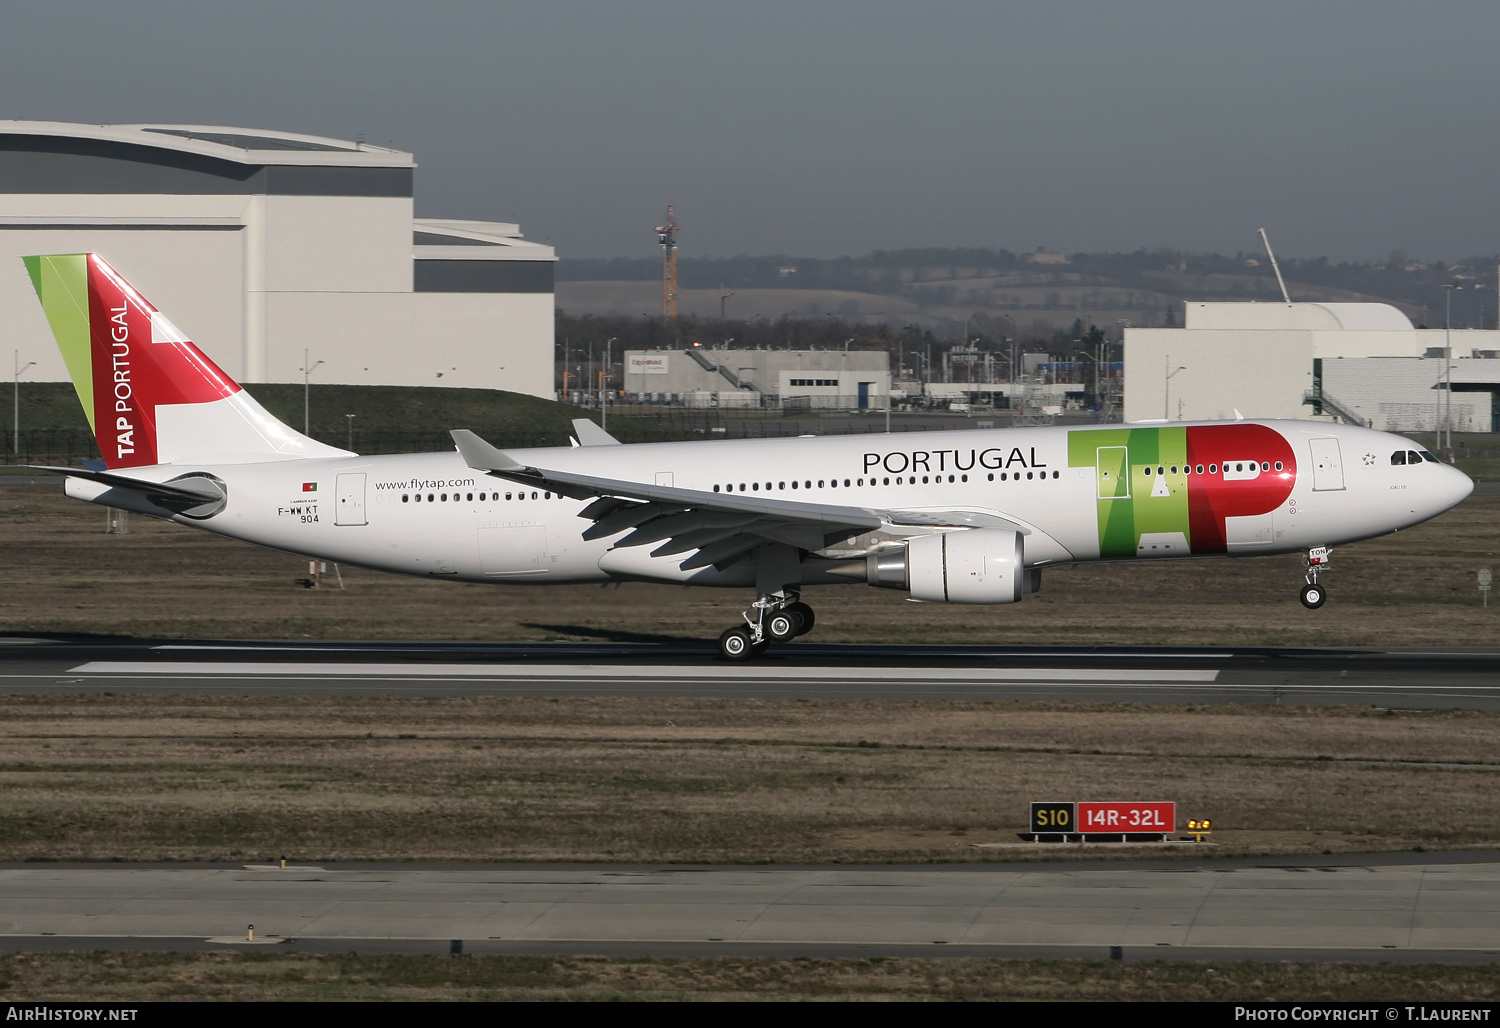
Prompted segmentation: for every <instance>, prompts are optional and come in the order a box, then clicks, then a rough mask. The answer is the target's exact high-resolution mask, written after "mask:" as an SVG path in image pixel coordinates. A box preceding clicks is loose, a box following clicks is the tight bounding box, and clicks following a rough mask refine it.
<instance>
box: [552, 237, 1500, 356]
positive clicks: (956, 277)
mask: <svg viewBox="0 0 1500 1028" xmlns="http://www.w3.org/2000/svg"><path fill="white" fill-rule="evenodd" d="M1497 264H1500V259H1497V258H1491V257H1481V258H1469V259H1466V260H1464V261H1460V262H1456V263H1453V264H1446V263H1444V262H1441V261H1438V262H1434V263H1432V264H1428V263H1424V262H1421V261H1413V260H1408V259H1406V258H1405V257H1404V256H1403V255H1402V254H1400V253H1399V252H1396V253H1393V254H1392V255H1391V258H1390V259H1389V260H1388V261H1386V262H1385V263H1381V264H1374V263H1369V264H1359V263H1343V264H1334V263H1331V262H1329V261H1328V260H1327V259H1326V258H1317V259H1313V260H1308V259H1303V258H1289V259H1286V260H1283V261H1282V262H1281V266H1282V273H1283V275H1284V277H1285V278H1286V282H1287V290H1288V292H1289V293H1290V294H1291V297H1292V299H1293V300H1301V301H1313V302H1317V301H1322V302H1361V301H1365V302H1368V301H1376V302H1383V303H1390V304H1392V305H1394V306H1396V307H1398V308H1400V309H1401V310H1402V311H1404V312H1405V313H1406V314H1407V315H1408V316H1409V317H1411V318H1412V320H1413V321H1414V322H1417V323H1423V322H1426V323H1429V324H1436V323H1440V319H1441V317H1442V313H1441V312H1442V309H1443V290H1442V286H1443V285H1444V284H1445V283H1454V282H1457V283H1460V284H1467V285H1468V286H1469V289H1468V290H1467V291H1465V292H1459V293H1456V294H1455V295H1454V298H1453V323H1454V325H1455V326H1467V327H1480V323H1481V319H1482V320H1483V322H1484V324H1487V325H1490V326H1493V325H1494V322H1495V313H1496V309H1495V301H1494V296H1495V285H1496V280H1495V269H1496V267H1497ZM679 286H680V288H679V293H678V305H679V310H680V311H681V313H682V314H683V315H692V316H696V317H699V318H710V319H711V318H717V317H718V316H719V314H720V311H721V310H722V311H723V312H724V315H725V316H726V317H727V318H729V319H737V320H750V319H754V318H769V319H775V318H780V317H785V316H791V317H802V318H806V317H818V316H820V315H832V316H835V317H838V318H842V319H844V320H848V321H852V322H875V321H878V322H886V323H889V324H898V323H900V324H916V325H919V326H921V327H923V328H926V329H930V330H933V331H935V332H937V333H938V334H940V335H941V334H945V333H950V332H957V331H961V328H962V325H963V323H964V322H965V321H966V320H967V319H968V318H970V317H972V316H974V315H976V314H982V315H985V316H987V317H991V318H1002V317H1009V318H1010V319H1012V320H1013V321H1014V322H1015V323H1016V327H1017V331H1019V332H1022V333H1026V332H1037V333H1045V332H1048V331H1051V330H1053V329H1055V328H1057V327H1060V326H1062V325H1066V324H1069V323H1071V322H1073V321H1074V320H1076V319H1079V318H1082V319H1083V320H1085V321H1086V322H1092V323H1094V324H1099V325H1106V326H1107V325H1111V324H1113V323H1115V322H1117V321H1122V320H1128V321H1130V323H1131V324H1133V325H1141V326H1152V325H1157V326H1159V325H1162V324H1164V323H1165V322H1166V319H1167V317H1168V311H1169V310H1175V314H1174V316H1175V317H1178V318H1180V317H1181V304H1182V303H1183V302H1184V301H1190V300H1200V301H1202V300H1257V301H1268V302H1275V301H1278V300H1279V299H1280V298H1281V292H1280V289H1279V288H1278V286H1277V284H1276V279H1275V276H1274V274H1273V273H1272V270H1271V267H1270V264H1269V262H1268V261H1267V260H1266V259H1265V257H1264V256H1262V255H1255V254H1250V255H1247V254H1244V253H1240V254H1235V255H1234V256H1232V257H1228V256H1223V255H1219V254H1187V253H1181V252H1177V251H1168V250H1156V251H1146V250H1138V251H1135V252H1133V253H1104V254H1088V253H1077V254H1071V255H1066V254H1060V253H1053V252H1050V251H1038V252H1034V253H1029V254H1015V253H1011V252H1010V251H1008V250H976V249H953V250H942V249H922V250H900V251H877V252H875V253H872V254H869V255H867V256H864V257H841V258H837V259H835V260H817V259H811V258H798V257H790V256H774V257H733V258H689V257H681V258H680V259H679ZM725 293H732V294H733V295H730V296H725V295H724V294H725ZM721 301H722V303H721ZM1486 301H1488V302H1486ZM557 303H558V306H559V307H560V308H562V309H563V310H564V311H565V312H567V313H568V314H570V315H582V314H596V315H624V316H627V317H628V316H634V315H641V314H645V315H647V316H648V317H655V316H657V315H659V314H660V311H661V264H660V260H659V258H655V257H652V258H640V259H628V260H626V259H616V260H563V261H561V262H560V263H559V266H558V282H557Z"/></svg>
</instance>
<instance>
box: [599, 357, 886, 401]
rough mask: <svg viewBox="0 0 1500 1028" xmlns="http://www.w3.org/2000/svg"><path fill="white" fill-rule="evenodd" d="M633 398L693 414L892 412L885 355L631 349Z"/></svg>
mask: <svg viewBox="0 0 1500 1028" xmlns="http://www.w3.org/2000/svg"><path fill="white" fill-rule="evenodd" d="M624 373H625V379H624V382H623V383H622V385H623V392H624V394H625V398H626V399H627V400H628V401H631V402H637V403H677V404H682V405H685V406H689V407H781V408H791V409H794V410H796V409H801V410H885V408H886V406H887V405H888V404H889V403H890V395H891V355H890V353H888V352H887V351H885V350H730V349H712V348H708V347H696V346H695V347H689V348H687V349H683V350H627V351H626V352H625V355H624Z"/></svg>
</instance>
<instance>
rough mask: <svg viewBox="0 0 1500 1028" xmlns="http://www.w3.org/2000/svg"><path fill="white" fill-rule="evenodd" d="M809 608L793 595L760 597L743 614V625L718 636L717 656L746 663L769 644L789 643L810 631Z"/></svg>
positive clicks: (786, 593)
mask: <svg viewBox="0 0 1500 1028" xmlns="http://www.w3.org/2000/svg"><path fill="white" fill-rule="evenodd" d="M813 621H814V617H813V609H812V608H811V607H809V606H808V605H807V604H805V603H803V602H802V601H801V600H800V599H798V598H797V594H796V593H794V592H781V593H775V594H772V595H770V596H761V597H759V598H757V599H756V601H755V602H754V603H753V604H751V605H750V609H749V610H747V611H745V624H744V625H742V626H741V625H736V626H735V627H734V628H730V629H728V630H726V631H725V632H724V634H723V635H721V636H719V656H721V657H723V658H724V659H725V660H734V661H740V660H749V659H750V658H751V657H757V656H759V655H760V654H762V653H764V652H765V651H766V648H767V647H768V646H770V645H771V644H772V643H773V642H789V641H790V640H792V639H795V638H796V637H797V636H799V635H806V634H807V633H808V632H810V631H812V627H813Z"/></svg>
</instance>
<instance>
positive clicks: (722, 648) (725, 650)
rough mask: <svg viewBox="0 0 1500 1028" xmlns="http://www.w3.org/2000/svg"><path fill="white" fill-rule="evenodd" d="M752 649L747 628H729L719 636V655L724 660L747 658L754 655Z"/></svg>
mask: <svg viewBox="0 0 1500 1028" xmlns="http://www.w3.org/2000/svg"><path fill="white" fill-rule="evenodd" d="M754 650H755V647H754V645H753V644H752V643H751V642H750V630H749V629H747V628H729V629H726V630H725V631H724V634H723V635H721V636H719V656H721V657H723V658H724V659H725V660H733V661H742V660H749V659H750V658H751V657H752V656H754Z"/></svg>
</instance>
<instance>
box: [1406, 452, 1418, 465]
mask: <svg viewBox="0 0 1500 1028" xmlns="http://www.w3.org/2000/svg"><path fill="white" fill-rule="evenodd" d="M1406 463H1408V464H1420V463H1422V455H1421V454H1420V453H1418V452H1417V451H1416V450H1407V451H1406Z"/></svg>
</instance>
